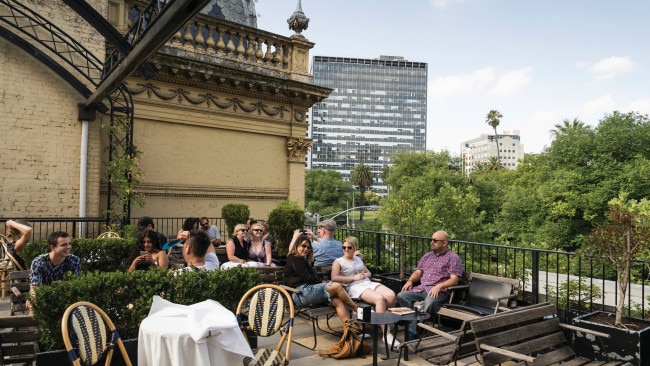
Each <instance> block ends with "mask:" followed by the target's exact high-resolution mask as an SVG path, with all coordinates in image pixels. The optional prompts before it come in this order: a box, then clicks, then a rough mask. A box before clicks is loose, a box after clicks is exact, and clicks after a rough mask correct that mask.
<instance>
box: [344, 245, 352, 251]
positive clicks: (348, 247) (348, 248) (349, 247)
mask: <svg viewBox="0 0 650 366" xmlns="http://www.w3.org/2000/svg"><path fill="white" fill-rule="evenodd" d="M343 250H352V246H347V245H344V246H343Z"/></svg>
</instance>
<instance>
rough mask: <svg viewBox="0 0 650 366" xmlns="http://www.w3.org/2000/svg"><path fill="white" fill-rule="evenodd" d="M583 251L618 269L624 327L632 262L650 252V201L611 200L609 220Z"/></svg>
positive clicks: (619, 317) (619, 313) (618, 316)
mask: <svg viewBox="0 0 650 366" xmlns="http://www.w3.org/2000/svg"><path fill="white" fill-rule="evenodd" d="M582 249H583V251H584V252H585V253H588V254H591V255H596V256H604V257H605V259H606V260H607V261H609V263H610V264H611V265H613V266H614V268H616V273H617V277H618V279H617V283H618V301H617V303H616V304H617V305H616V320H615V324H616V326H618V327H622V321H621V320H622V317H623V306H624V305H625V294H626V293H627V288H628V285H629V281H630V266H631V262H632V259H633V258H635V256H636V255H638V254H640V253H642V252H643V251H646V250H648V249H650V201H648V200H646V199H642V200H641V201H636V200H630V199H629V198H628V194H627V193H626V192H624V193H621V194H620V195H619V196H618V198H615V199H613V200H611V201H609V211H608V212H607V219H606V220H605V221H603V222H602V223H601V224H600V225H598V226H597V227H596V228H594V230H593V231H592V233H591V235H590V236H589V240H588V241H587V243H586V245H585V246H583V248H582Z"/></svg>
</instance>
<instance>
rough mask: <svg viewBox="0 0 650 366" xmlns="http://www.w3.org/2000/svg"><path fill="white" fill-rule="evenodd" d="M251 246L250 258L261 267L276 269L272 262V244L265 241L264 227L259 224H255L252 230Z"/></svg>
mask: <svg viewBox="0 0 650 366" xmlns="http://www.w3.org/2000/svg"><path fill="white" fill-rule="evenodd" d="M251 234H252V235H250V238H251V246H250V249H249V250H248V258H249V259H250V260H251V261H254V262H257V263H258V265H259V266H260V267H263V266H267V267H275V263H273V262H272V260H273V256H272V254H271V242H270V241H267V240H265V239H264V227H263V226H262V224H260V223H259V222H258V223H256V224H253V228H252V229H251Z"/></svg>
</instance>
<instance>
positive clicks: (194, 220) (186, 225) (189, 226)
mask: <svg viewBox="0 0 650 366" xmlns="http://www.w3.org/2000/svg"><path fill="white" fill-rule="evenodd" d="M198 223H199V218H198V217H188V218H186V219H185V221H183V230H184V231H191V230H194V224H198Z"/></svg>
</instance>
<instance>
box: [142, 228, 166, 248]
mask: <svg viewBox="0 0 650 366" xmlns="http://www.w3.org/2000/svg"><path fill="white" fill-rule="evenodd" d="M144 238H149V239H151V244H152V245H153V248H154V249H158V250H160V249H161V248H162V246H161V244H160V240H158V234H157V233H156V232H155V231H153V230H142V231H141V232H140V235H138V247H139V248H141V249H140V250H144V244H143V241H144Z"/></svg>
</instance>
